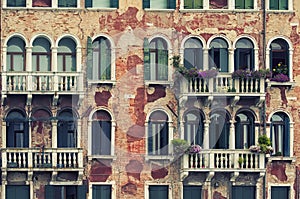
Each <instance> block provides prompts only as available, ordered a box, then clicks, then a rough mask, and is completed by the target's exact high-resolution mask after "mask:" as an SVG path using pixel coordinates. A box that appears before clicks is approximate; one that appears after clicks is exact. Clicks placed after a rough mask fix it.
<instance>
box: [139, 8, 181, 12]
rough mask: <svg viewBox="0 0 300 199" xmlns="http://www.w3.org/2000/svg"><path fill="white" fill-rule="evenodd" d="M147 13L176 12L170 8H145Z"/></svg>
mask: <svg viewBox="0 0 300 199" xmlns="http://www.w3.org/2000/svg"><path fill="white" fill-rule="evenodd" d="M145 11H146V12H174V11H175V9H169V8H145Z"/></svg>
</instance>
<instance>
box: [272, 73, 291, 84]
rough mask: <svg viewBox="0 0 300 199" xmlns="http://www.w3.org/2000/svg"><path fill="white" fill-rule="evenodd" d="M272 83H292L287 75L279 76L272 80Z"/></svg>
mask: <svg viewBox="0 0 300 199" xmlns="http://www.w3.org/2000/svg"><path fill="white" fill-rule="evenodd" d="M271 81H275V82H288V81H290V78H289V77H288V76H287V75H285V74H277V75H275V76H274V77H273V78H271Z"/></svg>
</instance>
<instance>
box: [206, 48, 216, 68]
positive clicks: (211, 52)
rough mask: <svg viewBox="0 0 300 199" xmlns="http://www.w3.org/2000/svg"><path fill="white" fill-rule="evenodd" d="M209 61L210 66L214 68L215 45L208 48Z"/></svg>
mask: <svg viewBox="0 0 300 199" xmlns="http://www.w3.org/2000/svg"><path fill="white" fill-rule="evenodd" d="M208 61H209V68H212V67H214V66H215V61H214V47H211V48H210V49H209V50H208Z"/></svg>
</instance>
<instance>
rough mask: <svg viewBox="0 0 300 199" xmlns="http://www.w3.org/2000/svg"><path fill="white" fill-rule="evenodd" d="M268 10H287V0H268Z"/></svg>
mask: <svg viewBox="0 0 300 199" xmlns="http://www.w3.org/2000/svg"><path fill="white" fill-rule="evenodd" d="M269 1H270V2H269V3H270V10H288V4H289V0H269Z"/></svg>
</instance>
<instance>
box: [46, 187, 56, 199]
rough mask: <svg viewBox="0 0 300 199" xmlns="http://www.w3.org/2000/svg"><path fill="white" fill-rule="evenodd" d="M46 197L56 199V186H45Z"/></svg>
mask: <svg viewBox="0 0 300 199" xmlns="http://www.w3.org/2000/svg"><path fill="white" fill-rule="evenodd" d="M45 199H55V187H54V186H51V185H46V186H45Z"/></svg>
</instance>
